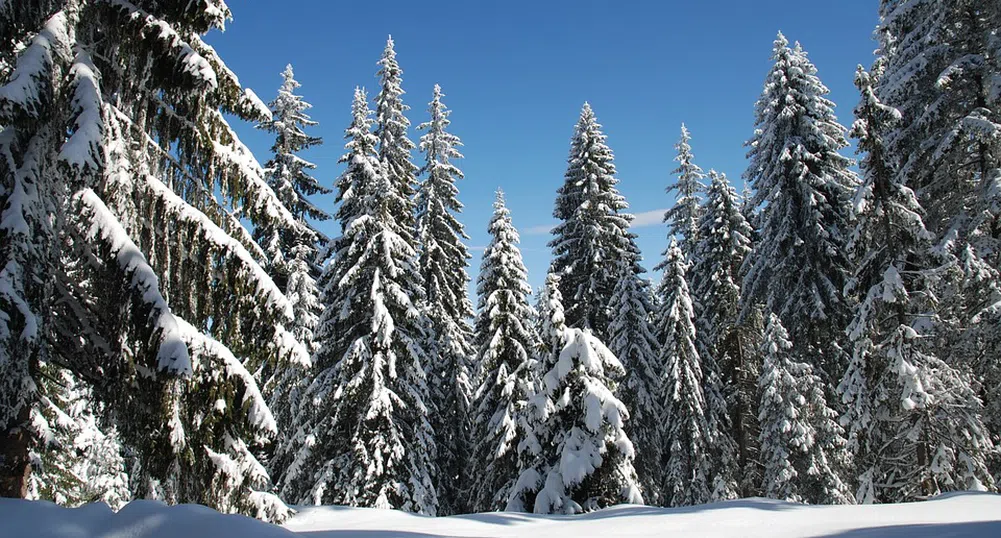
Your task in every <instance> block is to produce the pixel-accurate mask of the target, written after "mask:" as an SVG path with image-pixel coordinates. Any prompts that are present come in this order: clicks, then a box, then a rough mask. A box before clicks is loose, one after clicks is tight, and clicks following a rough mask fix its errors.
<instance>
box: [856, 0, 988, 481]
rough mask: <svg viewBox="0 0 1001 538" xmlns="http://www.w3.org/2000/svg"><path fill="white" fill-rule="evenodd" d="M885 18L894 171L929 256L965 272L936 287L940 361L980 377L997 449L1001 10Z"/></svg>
mask: <svg viewBox="0 0 1001 538" xmlns="http://www.w3.org/2000/svg"><path fill="white" fill-rule="evenodd" d="M880 18H881V22H880V25H879V27H878V28H877V32H876V35H877V37H878V38H879V41H880V48H879V50H878V54H879V58H878V59H877V64H878V65H876V66H874V72H876V74H878V75H879V77H878V78H879V81H878V84H877V85H876V90H875V93H876V94H877V95H878V96H879V98H880V100H881V101H882V102H883V103H885V104H886V105H887V106H890V107H893V108H895V109H897V110H898V111H899V112H900V114H901V121H900V122H899V123H897V124H896V126H895V127H894V128H893V129H890V130H888V132H887V133H886V134H885V145H886V151H887V153H888V160H889V161H890V162H891V163H893V164H894V166H895V168H896V174H897V175H898V176H900V178H899V179H898V180H897V182H898V183H900V184H903V185H907V186H908V187H909V188H911V189H912V190H913V191H914V193H915V196H916V198H917V201H918V203H919V204H920V205H921V207H922V208H924V210H925V211H924V214H923V221H924V223H925V225H926V227H927V230H928V231H929V232H930V233H931V234H932V235H933V239H932V244H933V245H935V247H936V249H937V251H938V252H939V253H940V254H941V255H944V256H948V257H952V258H954V259H955V262H954V263H956V264H957V265H958V266H959V267H960V268H961V271H958V272H955V273H954V274H953V275H952V277H950V278H943V279H941V280H940V282H939V284H938V285H937V296H938V298H939V300H940V303H939V304H938V305H937V308H936V311H937V312H938V315H939V316H940V317H941V318H942V321H943V324H942V325H941V328H942V329H943V330H942V335H941V336H942V338H943V339H944V340H945V342H944V343H943V344H941V345H942V350H941V351H940V353H941V355H942V357H943V358H948V359H947V362H948V363H949V364H950V365H952V366H955V367H958V368H960V369H964V370H965V369H968V368H972V369H973V371H974V373H975V374H976V376H977V379H976V382H975V385H978V386H977V387H976V388H977V392H978V396H979V397H980V398H982V399H983V400H984V401H985V402H986V403H988V405H989V406H991V411H992V412H988V413H986V414H985V421H986V422H987V423H988V425H989V427H990V428H991V430H992V434H993V438H994V442H995V443H1001V418H999V417H1001V412H998V411H999V405H998V404H997V403H996V402H998V401H1001V400H999V396H1001V392H999V390H1001V389H999V388H998V387H999V386H1001V361H999V360H998V359H997V357H998V356H999V354H998V351H999V350H1001V332H999V331H998V330H997V327H998V323H1001V308H999V307H998V305H999V304H1001V140H999V138H998V137H997V132H998V130H999V129H1001V89H999V83H998V80H999V77H1001V54H999V52H998V42H997V39H998V38H997V36H998V31H999V29H1001V9H999V8H998V6H997V5H996V3H994V2H976V1H973V0H954V1H949V2H927V3H926V2H921V3H910V2H901V1H897V0H894V1H890V0H884V1H883V2H881V3H880ZM946 328H948V329H946ZM995 462H996V465H995V467H994V474H995V478H996V479H999V480H1001V458H996V459H995Z"/></svg>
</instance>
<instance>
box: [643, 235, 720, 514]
mask: <svg viewBox="0 0 1001 538" xmlns="http://www.w3.org/2000/svg"><path fill="white" fill-rule="evenodd" d="M687 265H688V264H687V262H686V261H685V257H684V254H682V252H681V249H680V248H679V247H678V243H677V241H676V240H673V239H672V240H671V244H670V246H669V247H668V249H667V256H666V259H665V260H664V264H663V266H664V267H665V271H666V272H665V273H664V281H663V282H662V283H661V287H660V295H661V312H660V315H659V317H658V318H659V323H660V325H659V327H658V332H657V334H658V340H659V341H660V342H661V348H660V357H659V359H658V361H659V362H660V364H662V365H663V368H664V374H663V376H664V377H663V391H664V392H663V395H662V396H661V397H662V399H663V402H664V404H663V405H664V407H665V411H664V422H665V423H666V424H667V426H666V431H665V433H664V437H663V443H662V445H661V446H663V449H664V450H665V453H664V460H663V469H664V471H663V485H662V488H661V495H662V499H661V500H662V502H663V503H664V504H665V505H667V506H689V505H695V504H704V503H707V502H710V501H713V500H719V499H727V498H730V497H732V496H733V494H734V489H735V484H733V477H732V472H733V470H734V465H735V462H734V461H733V460H732V451H731V450H730V448H731V447H725V446H724V445H728V444H729V443H730V441H729V440H728V439H727V437H726V433H725V432H724V431H721V429H720V426H722V425H723V424H721V422H720V421H719V420H717V417H714V407H715V406H714V405H713V404H712V403H711V401H710V400H711V399H712V398H713V397H717V398H718V397H719V394H720V392H719V387H718V386H715V383H716V380H715V379H713V378H712V377H711V376H707V375H706V374H705V372H704V369H703V365H702V359H701V357H700V356H699V352H698V350H697V349H696V345H695V339H696V331H695V319H694V312H693V308H692V299H691V296H690V294H689V291H688V281H687V279H686V277H685V273H686V271H687Z"/></svg>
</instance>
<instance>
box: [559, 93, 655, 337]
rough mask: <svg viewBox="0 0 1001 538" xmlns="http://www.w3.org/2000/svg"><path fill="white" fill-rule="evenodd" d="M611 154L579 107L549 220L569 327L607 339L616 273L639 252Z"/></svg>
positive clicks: (591, 119) (587, 113) (588, 108)
mask: <svg viewBox="0 0 1001 538" xmlns="http://www.w3.org/2000/svg"><path fill="white" fill-rule="evenodd" d="M613 160H614V157H613V155H612V150H611V149H609V147H608V146H607V145H606V144H605V135H604V133H602V132H601V125H600V124H599V123H598V121H597V120H596V119H595V116H594V112H593V111H592V110H591V105H589V104H587V103H584V107H583V109H581V113H580V119H579V120H578V121H577V125H576V127H575V128H574V135H573V139H572V140H571V142H570V157H569V158H568V159H567V161H568V166H567V171H566V174H565V176H564V183H563V186H562V187H560V189H559V191H558V192H557V196H556V205H555V209H554V210H553V216H554V217H556V218H557V219H558V220H559V221H560V223H559V224H558V225H557V226H556V227H555V228H554V229H553V236H554V237H553V239H552V241H550V242H549V246H550V247H552V249H553V262H552V270H553V271H554V272H557V273H559V274H560V292H561V294H562V296H563V299H564V301H566V323H567V326H569V327H579V328H586V329H591V331H593V332H594V334H595V336H597V337H598V338H599V339H602V340H604V339H607V337H608V325H609V312H608V305H609V304H610V303H611V298H612V292H613V290H614V289H615V283H616V281H617V280H618V276H617V275H616V272H615V269H616V267H617V266H618V261H619V259H620V258H622V257H623V256H633V255H634V254H636V253H638V249H637V248H636V246H635V236H633V235H632V234H631V233H630V232H629V223H630V222H632V219H633V217H632V215H630V214H628V213H626V212H625V211H626V209H628V204H626V201H625V199H624V198H623V197H622V195H620V194H619V191H618V190H617V189H616V187H615V186H616V185H617V184H618V182H619V180H618V179H617V178H616V177H615V164H614V162H613Z"/></svg>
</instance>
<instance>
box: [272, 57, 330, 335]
mask: <svg viewBox="0 0 1001 538" xmlns="http://www.w3.org/2000/svg"><path fill="white" fill-rule="evenodd" d="M300 86H301V85H300V84H299V82H298V81H297V80H296V79H295V73H294V72H293V70H292V65H291V64H290V65H286V66H285V70H284V71H282V85H281V87H280V88H279V89H278V96H277V97H276V98H275V100H274V101H272V102H271V103H270V104H269V105H268V106H269V108H270V109H271V112H272V116H271V118H270V119H268V120H265V121H263V122H261V123H260V124H258V126H257V127H258V128H259V129H263V130H265V131H268V132H270V133H273V134H274V135H275V143H274V145H273V146H271V153H272V154H273V156H272V158H271V160H270V161H268V162H267V163H265V170H266V172H267V174H268V185H270V186H271V188H272V189H273V190H274V191H275V195H277V196H278V199H279V200H281V202H282V204H284V205H285V207H287V208H288V210H289V212H290V213H292V215H294V216H295V217H296V218H297V219H299V221H300V222H302V223H303V228H305V229H307V230H309V231H311V232H313V234H312V236H309V235H308V234H307V237H304V238H298V237H282V235H281V233H280V232H281V230H280V229H276V228H274V227H266V226H260V227H257V228H255V229H254V236H255V239H257V242H258V243H260V245H261V248H262V249H264V253H265V255H266V256H267V260H268V263H269V269H270V271H269V272H270V273H271V274H274V275H276V281H277V282H278V283H279V285H282V284H285V281H286V280H289V279H291V276H290V272H291V267H288V266H289V265H291V264H292V262H293V259H294V254H293V252H292V251H293V250H294V249H295V247H297V246H298V245H299V244H305V245H306V246H310V247H314V248H315V245H314V244H311V243H315V242H316V237H315V235H316V233H317V232H316V231H315V229H314V228H313V227H312V226H311V225H310V224H309V223H307V222H306V220H305V219H306V217H309V218H311V219H314V220H326V219H329V218H330V216H329V215H328V214H327V213H326V212H324V211H323V210H321V209H320V208H319V207H317V206H316V205H315V204H313V203H312V202H311V201H310V200H309V196H311V195H315V194H327V193H329V192H330V190H329V189H327V188H325V187H323V186H322V185H320V182H319V181H317V180H316V178H314V177H312V176H311V175H310V170H313V169H315V168H316V165H315V164H313V163H311V162H309V161H306V160H305V159H303V158H302V157H300V156H299V155H298V153H300V152H302V151H303V150H306V149H308V148H311V147H314V146H317V145H319V144H321V143H322V140H321V139H320V138H319V137H315V136H309V135H307V134H306V133H305V131H304V130H303V129H304V128H305V127H314V126H316V125H317V123H316V122H315V121H313V120H311V119H310V118H309V116H308V115H307V114H306V111H307V110H309V109H310V108H312V106H313V105H311V104H309V103H307V102H305V101H303V99H302V96H300V95H296V94H295V93H294V92H295V91H296V90H297V89H298V88H299V87H300ZM304 254H306V255H307V258H308V254H309V251H306V252H305V253H304ZM315 314H316V313H315V312H311V313H307V317H310V315H311V316H312V317H314V318H315ZM298 329H299V331H297V332H311V327H308V326H306V327H299V328H298Z"/></svg>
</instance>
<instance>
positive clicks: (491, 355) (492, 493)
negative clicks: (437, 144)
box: [466, 190, 538, 512]
mask: <svg viewBox="0 0 1001 538" xmlns="http://www.w3.org/2000/svg"><path fill="white" fill-rule="evenodd" d="M488 232H489V233H490V236H491V241H490V244H489V245H488V246H487V248H486V250H485V251H484V252H483V262H482V264H481V265H480V276H479V278H477V286H476V293H477V295H478V296H479V304H478V310H479V313H478V316H477V318H476V327H477V332H476V342H477V343H478V345H479V348H478V352H477V355H476V364H477V365H478V369H479V373H478V374H477V376H476V379H477V380H478V382H479V386H478V387H477V388H476V392H475V394H474V398H473V405H472V415H473V418H472V450H471V457H470V458H469V465H468V467H467V471H466V472H467V473H468V476H469V477H470V479H471V480H472V482H473V484H472V487H471V488H470V492H469V494H470V499H469V508H470V511H471V512H489V511H493V510H503V509H504V508H505V506H506V505H507V501H508V498H509V496H510V492H511V488H512V487H513V486H514V483H515V480H516V479H517V478H518V444H519V443H520V441H521V439H522V438H523V434H522V431H521V429H520V428H519V419H520V418H521V414H522V410H523V408H524V406H525V402H526V401H527V400H528V398H529V396H531V395H532V394H533V393H534V392H535V372H534V370H533V356H534V354H535V351H536V348H537V345H538V343H537V340H538V336H537V335H536V334H535V330H534V328H533V327H532V325H531V320H532V318H533V316H534V314H533V312H532V307H531V306H529V304H528V296H529V295H530V294H531V288H530V287H529V285H528V272H527V270H526V269H525V265H524V263H522V261H521V251H520V250H519V249H518V242H519V238H518V232H517V230H515V228H514V225H513V224H512V223H511V213H510V211H508V209H507V207H506V206H505V205H504V194H503V193H502V192H501V191H500V190H498V191H497V201H496V202H494V214H493V217H492V218H491V219H490V225H489V227H488Z"/></svg>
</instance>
